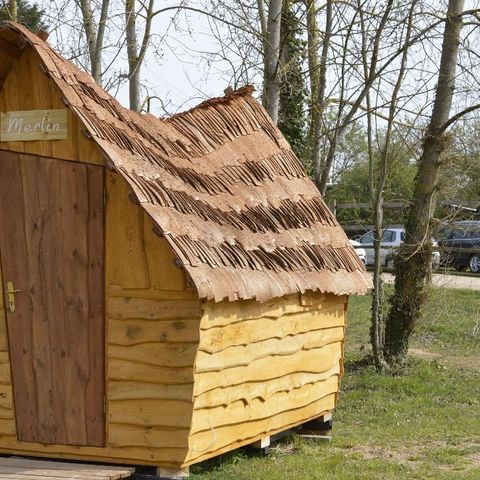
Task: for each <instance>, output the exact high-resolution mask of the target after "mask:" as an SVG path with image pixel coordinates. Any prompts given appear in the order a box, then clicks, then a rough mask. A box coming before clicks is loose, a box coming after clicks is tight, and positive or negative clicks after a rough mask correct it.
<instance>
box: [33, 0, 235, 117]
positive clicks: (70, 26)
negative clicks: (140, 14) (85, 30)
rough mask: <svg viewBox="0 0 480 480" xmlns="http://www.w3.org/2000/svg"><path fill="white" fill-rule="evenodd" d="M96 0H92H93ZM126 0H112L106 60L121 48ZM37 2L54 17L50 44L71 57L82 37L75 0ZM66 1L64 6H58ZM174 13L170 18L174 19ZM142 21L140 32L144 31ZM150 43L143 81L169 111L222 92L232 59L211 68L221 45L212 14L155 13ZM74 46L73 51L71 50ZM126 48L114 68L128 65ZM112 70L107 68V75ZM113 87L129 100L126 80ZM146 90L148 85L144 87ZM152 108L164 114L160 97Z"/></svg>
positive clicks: (169, 1) (168, 0)
mask: <svg viewBox="0 0 480 480" xmlns="http://www.w3.org/2000/svg"><path fill="white" fill-rule="evenodd" d="M95 1H96V0H92V3H95ZM122 3H123V1H119V0H112V1H111V4H112V7H111V12H112V16H113V24H114V25H116V26H115V27H114V28H113V29H112V31H111V32H110V37H111V41H110V42H109V43H110V44H111V43H113V44H114V45H113V46H110V47H109V48H107V50H106V52H105V63H108V59H109V58H111V57H112V56H113V55H115V54H116V53H117V52H118V47H117V40H116V38H118V35H119V32H120V31H121V29H122V26H123V24H124V17H123V11H122V5H121V4H122ZM181 3H182V1H181V0H177V1H173V0H156V2H155V7H156V9H159V8H163V7H167V6H170V5H179V4H181ZM37 4H38V5H40V6H41V7H42V8H44V9H45V11H46V12H47V15H48V16H49V17H50V18H49V19H48V22H49V23H50V24H51V25H52V28H53V31H52V33H51V35H50V37H49V42H50V44H51V45H52V46H53V47H54V48H56V49H57V50H59V51H60V52H61V53H63V54H65V56H67V58H68V57H71V51H74V50H75V47H74V45H76V44H77V43H78V33H73V34H72V32H73V31H76V32H78V29H79V28H80V18H79V15H78V14H77V15H75V13H74V12H75V0H70V1H67V2H66V1H65V0H57V1H55V0H37ZM188 5H190V6H194V7H198V8H201V5H200V1H199V0H194V1H192V0H190V1H189V2H188ZM60 7H64V8H62V9H60V11H59V8H60ZM174 17H175V18H176V20H175V22H174V23H172V19H173V18H174ZM141 27H142V26H141V25H140V28H139V38H140V36H141V35H142V33H143V31H141ZM152 33H153V36H152V44H151V46H150V48H149V50H148V55H147V58H146V60H145V62H144V65H143V67H142V81H143V84H144V85H145V86H146V88H147V89H148V95H150V96H157V97H159V98H161V99H162V101H163V103H164V105H165V109H166V110H167V111H168V112H169V113H174V112H176V111H179V110H185V109H188V108H190V107H192V106H194V105H196V104H198V103H200V102H201V101H202V100H204V99H206V98H210V97H214V96H221V95H223V90H224V89H225V88H226V87H227V86H228V83H229V78H228V74H224V73H223V72H228V71H229V65H228V64H227V63H226V62H220V63H215V64H213V65H210V68H209V67H208V66H207V64H206V62H205V57H206V55H205V53H206V52H215V51H217V50H218V47H217V46H216V42H215V40H214V39H213V38H212V36H211V34H210V29H209V23H208V17H206V16H205V15H202V14H199V13H196V12H190V11H189V12H185V11H182V12H180V13H178V12H177V11H168V12H165V13H162V14H160V15H158V16H157V17H155V19H154V22H153V25H152ZM69 50H70V52H69ZM124 50H125V49H123V53H122V54H121V55H120V56H119V57H117V58H116V60H115V62H114V65H113V67H114V69H117V70H118V69H119V68H122V69H123V72H125V71H126V59H125V56H126V55H125V52H124ZM109 73H111V72H107V74H106V77H108V74H109ZM110 93H111V94H112V95H114V96H116V97H117V98H118V100H119V101H120V102H121V103H122V104H124V105H125V106H128V88H127V86H126V85H124V86H123V87H122V88H121V89H120V90H119V91H117V89H111V90H110ZM142 94H143V95H142V96H145V95H146V94H147V90H146V89H144V90H143V91H142ZM151 111H152V113H154V114H157V115H164V114H165V112H164V110H163V109H162V108H161V104H160V101H159V100H158V99H153V100H152V103H151Z"/></svg>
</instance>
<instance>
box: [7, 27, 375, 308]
mask: <svg viewBox="0 0 480 480" xmlns="http://www.w3.org/2000/svg"><path fill="white" fill-rule="evenodd" d="M12 31H13V32H16V34H17V35H18V39H19V41H20V40H21V42H25V43H26V44H29V45H30V46H31V47H32V48H33V49H34V50H35V51H36V52H37V53H38V55H39V57H40V60H41V62H42V64H43V68H44V70H45V72H46V73H47V74H48V75H49V76H50V77H51V78H52V80H53V81H54V82H55V84H56V85H57V86H58V88H59V89H60V90H61V92H62V94H63V95H64V98H65V104H66V105H67V106H68V107H69V108H71V110H72V111H73V112H74V113H75V114H76V115H77V116H78V117H79V119H80V120H81V121H82V122H83V124H84V125H85V128H86V130H87V132H88V134H89V135H90V136H91V138H92V140H93V141H95V142H96V143H97V145H98V146H99V147H100V148H101V150H102V151H103V153H104V156H105V158H106V161H107V163H108V164H109V166H110V167H111V168H113V169H115V170H116V171H117V172H118V173H120V174H121V175H122V176H123V177H124V178H125V179H126V181H127V182H128V183H129V184H130V186H131V187H132V189H133V191H134V192H135V195H136V196H137V199H138V202H139V203H140V205H141V206H142V207H143V208H144V209H145V210H146V212H147V213H148V214H149V215H150V216H151V217H152V219H153V221H154V222H155V223H156V224H157V225H158V227H159V229H160V230H161V232H162V234H163V235H164V236H165V238H166V239H167V241H168V242H169V243H170V245H171V246H172V248H173V250H174V251H175V253H176V254H177V256H178V257H179V259H180V260H181V262H182V264H183V265H184V267H185V269H186V270H187V272H188V274H189V275H190V276H191V278H192V281H193V282H194V284H195V286H196V288H197V290H198V293H199V295H200V297H202V298H206V299H214V300H215V301H220V300H222V299H224V298H228V299H230V300H237V299H248V298H256V299H257V300H259V301H265V300H268V299H270V298H273V297H278V296H283V295H287V294H292V293H296V292H305V291H308V290H313V291H315V290H319V291H322V292H330V293H334V294H351V293H365V292H366V291H367V290H368V289H369V288H370V280H369V279H368V277H367V276H366V274H365V272H364V267H363V265H362V263H361V262H360V260H359V258H358V256H357V255H356V253H355V252H354V250H353V249H352V247H351V246H350V244H349V241H348V239H347V237H346V235H345V233H344V232H343V230H342V229H341V227H340V226H339V225H338V223H337V221H336V219H335V218H334V216H333V215H332V213H331V212H330V210H329V209H328V208H327V207H326V205H325V203H324V201H323V199H322V198H321V196H320V194H319V192H318V190H317V188H316V187H315V185H314V184H313V182H312V181H311V180H310V179H309V178H308V177H307V175H306V174H305V171H304V169H303V167H302V165H301V164H300V162H299V161H298V159H297V158H296V157H295V155H294V154H293V152H292V150H291V149H290V147H289V145H288V143H287V142H286V140H285V139H284V137H283V136H282V134H281V133H280V131H279V130H278V128H277V127H276V126H275V125H274V124H273V123H272V121H271V120H270V118H269V117H268V115H267V113H266V111H265V110H264V109H263V108H262V106H261V105H260V104H259V103H258V102H257V101H256V100H255V99H254V98H253V97H252V96H251V93H252V90H253V89H252V87H244V88H242V89H240V90H237V91H236V92H234V93H233V94H230V95H228V96H226V97H222V98H216V99H211V100H208V101H206V102H204V103H202V104H200V105H199V106H197V107H195V108H193V109H191V110H189V111H187V112H184V113H181V114H178V115H175V116H173V117H171V118H169V119H167V120H161V119H158V118H156V117H154V116H153V115H149V114H147V115H142V114H139V113H136V112H133V111H131V110H128V109H126V108H124V107H122V106H121V105H120V104H119V102H118V101H117V100H115V99H114V98H112V97H111V96H110V95H108V94H107V93H106V92H105V91H103V90H102V89H101V88H100V87H99V86H98V85H97V84H96V83H95V82H94V81H93V79H92V77H91V76H90V75H88V74H86V73H85V72H82V71H80V70H79V69H78V68H77V67H75V66H74V65H73V64H72V63H70V62H68V61H67V60H65V59H64V58H62V57H61V56H60V55H58V54H57V53H56V52H55V51H54V50H53V49H52V48H51V47H49V46H48V45H47V44H46V43H44V42H43V41H42V40H41V39H39V38H38V37H36V36H35V35H33V34H32V33H30V32H29V31H28V30H26V29H25V28H24V27H22V26H20V25H18V24H14V23H10V22H8V23H7V24H6V25H5V26H4V27H3V29H2V30H1V31H0V36H2V35H8V38H9V39H11V38H12Z"/></svg>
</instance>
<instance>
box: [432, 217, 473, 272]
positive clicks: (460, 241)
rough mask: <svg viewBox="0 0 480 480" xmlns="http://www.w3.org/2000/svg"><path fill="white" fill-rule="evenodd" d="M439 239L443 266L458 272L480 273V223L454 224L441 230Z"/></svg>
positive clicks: (465, 222)
mask: <svg viewBox="0 0 480 480" xmlns="http://www.w3.org/2000/svg"><path fill="white" fill-rule="evenodd" d="M437 237H438V245H439V250H440V253H441V262H442V264H443V265H447V266H451V267H454V268H455V269H456V270H458V271H462V270H465V269H466V268H469V269H470V271H471V272H473V273H480V221H478V220H464V221H460V222H454V223H453V224H452V225H451V226H449V227H447V228H444V229H443V230H441V231H440V232H439V233H438V235H437Z"/></svg>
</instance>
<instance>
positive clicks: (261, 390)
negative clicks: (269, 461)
mask: <svg viewBox="0 0 480 480" xmlns="http://www.w3.org/2000/svg"><path fill="white" fill-rule="evenodd" d="M346 302H347V297H338V296H334V295H323V294H320V293H317V294H315V293H311V294H308V295H301V296H299V295H291V296H288V297H285V298H283V299H276V300H272V301H270V302H267V303H264V304H259V303H258V302H255V301H241V302H236V303H229V302H220V303H217V304H215V303H213V302H208V303H206V304H205V310H204V311H205V313H204V315H203V317H202V320H201V334H200V344H199V351H198V354H197V358H196V364H195V378H194V383H195V386H194V402H195V404H194V412H193V417H192V428H191V431H190V449H189V454H188V458H187V463H195V462H198V461H201V460H205V459H206V458H209V457H212V456H215V455H218V454H220V453H223V452H226V451H228V450H232V449H235V448H237V447H239V446H241V445H245V444H248V443H251V442H253V441H255V440H258V439H260V438H262V437H265V436H267V435H271V434H274V433H276V432H278V431H282V430H286V429H287V428H289V427H293V426H295V425H298V424H301V423H304V422H305V421H306V420H309V419H312V418H315V417H318V416H319V415H321V414H322V413H325V412H329V411H331V410H333V409H334V407H335V401H336V397H337V394H338V389H339V380H340V377H341V375H342V373H343V367H342V365H343V363H342V362H343V342H344V329H345V317H346V315H345V312H346Z"/></svg>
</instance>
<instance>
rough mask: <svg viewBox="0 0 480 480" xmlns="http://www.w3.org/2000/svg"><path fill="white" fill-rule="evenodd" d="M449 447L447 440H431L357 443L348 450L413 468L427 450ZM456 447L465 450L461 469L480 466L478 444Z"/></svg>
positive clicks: (455, 467) (441, 465)
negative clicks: (388, 444) (386, 444)
mask: <svg viewBox="0 0 480 480" xmlns="http://www.w3.org/2000/svg"><path fill="white" fill-rule="evenodd" d="M450 447H452V445H451V444H450V443H449V442H446V441H433V442H428V443H426V444H423V445H408V446H399V447H398V448H396V449H392V448H385V447H377V446H361V445H357V446H355V447H352V448H350V449H348V450H349V451H352V452H355V453H359V454H360V455H362V457H363V458H364V459H365V460H370V459H374V458H382V459H385V460H390V461H395V462H397V463H400V464H402V465H406V466H409V467H411V468H415V466H416V465H417V464H418V462H422V461H424V458H422V457H424V456H425V455H427V454H428V450H432V449H442V448H445V449H448V448H450ZM458 448H461V449H462V450H464V451H465V455H462V456H461V457H462V458H463V460H464V461H465V464H464V465H463V468H462V470H472V469H475V468H478V467H479V466H480V444H478V443H476V442H472V443H470V442H462V445H461V446H458ZM472 449H473V450H474V453H467V451H468V450H472ZM339 450H341V449H339ZM437 468H439V469H441V470H451V469H453V470H457V469H458V468H459V465H458V464H457V465H449V464H448V463H445V464H444V463H441V462H440V463H439V464H437Z"/></svg>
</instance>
